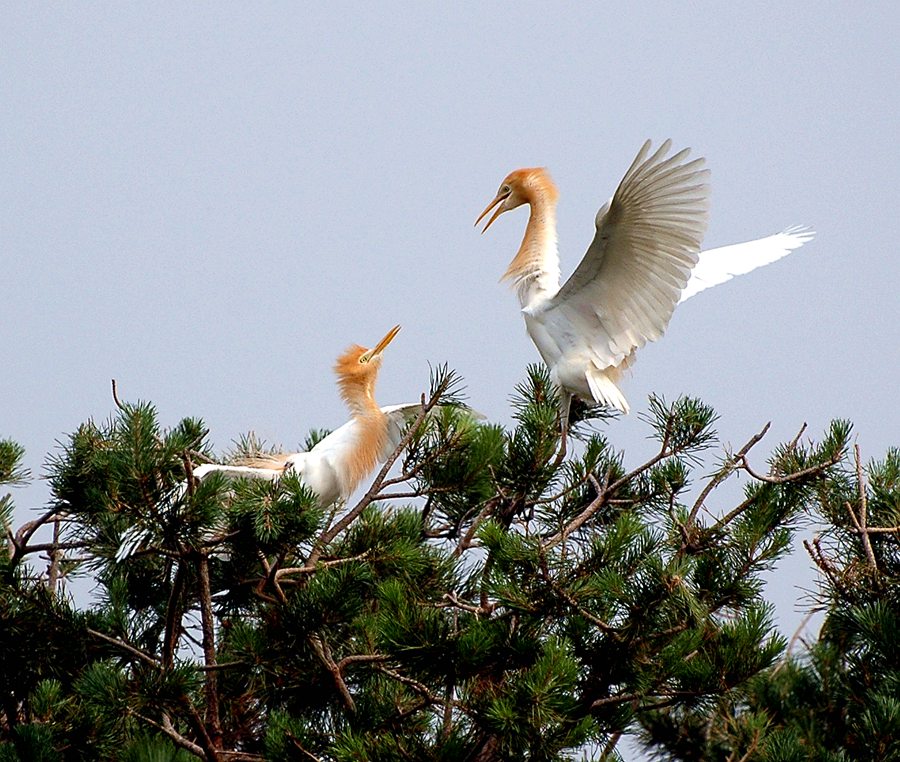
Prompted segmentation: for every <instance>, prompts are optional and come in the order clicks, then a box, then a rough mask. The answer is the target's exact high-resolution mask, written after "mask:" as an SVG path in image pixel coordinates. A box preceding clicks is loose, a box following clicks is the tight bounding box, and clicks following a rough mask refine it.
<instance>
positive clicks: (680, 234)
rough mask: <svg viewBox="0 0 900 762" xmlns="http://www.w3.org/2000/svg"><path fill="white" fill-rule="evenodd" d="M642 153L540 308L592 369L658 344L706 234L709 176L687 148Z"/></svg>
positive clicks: (665, 147) (644, 149)
mask: <svg viewBox="0 0 900 762" xmlns="http://www.w3.org/2000/svg"><path fill="white" fill-rule="evenodd" d="M650 148H651V143H650V141H649V140H648V141H647V142H645V143H644V145H643V146H642V147H641V150H640V151H639V152H638V154H637V156H636V157H635V159H634V161H633V162H632V164H631V166H630V167H629V168H628V171H627V172H626V173H625V176H624V177H623V178H622V182H621V183H619V187H618V188H617V189H616V192H615V194H614V195H613V197H612V199H611V200H610V201H609V203H607V204H605V205H604V206H603V207H602V208H601V209H600V211H599V212H598V213H597V217H596V220H595V224H596V228H597V230H596V234H595V235H594V240H593V241H592V243H591V245H590V247H589V248H588V250H587V253H586V254H585V255H584V258H583V259H582V261H581V263H580V264H579V265H578V267H577V268H576V269H575V272H573V273H572V276H571V277H570V278H569V279H568V281H566V283H565V284H564V285H563V287H562V288H561V289H560V290H559V291H558V292H557V293H556V295H555V296H553V298H552V299H550V300H549V301H548V302H547V303H546V305H545V306H544V307H543V308H542V310H541V312H542V313H544V314H543V319H544V320H548V321H552V322H553V323H554V324H555V325H556V326H557V327H558V328H564V329H565V333H566V334H567V335H569V336H577V337H580V338H581V339H583V340H585V341H586V342H588V344H589V345H590V349H591V350H592V353H593V354H594V363H595V364H596V365H597V367H598V368H603V367H609V366H616V365H619V364H620V363H622V362H623V361H624V360H625V359H626V358H627V357H628V356H629V355H630V354H631V353H632V352H633V351H634V350H635V349H637V348H638V347H641V346H643V345H644V344H645V343H646V342H648V341H653V340H655V339H658V338H659V337H660V336H661V335H662V333H663V331H664V330H665V328H666V326H667V325H668V322H669V318H671V316H672V311H673V310H674V309H675V305H676V304H677V303H678V300H679V297H680V295H681V292H682V290H683V289H684V287H685V285H686V284H687V282H688V276H689V275H690V272H691V269H692V268H693V267H694V265H695V264H696V262H697V257H698V252H699V250H700V242H701V240H702V238H703V234H704V233H705V232H706V224H707V216H708V209H709V186H708V185H707V179H708V171H707V170H705V169H703V168H702V167H703V163H704V160H703V159H693V160H691V161H686V159H687V156H688V153H689V151H690V149H687V148H686V149H684V150H682V151H679V152H678V153H675V154H673V155H672V156H669V157H668V158H666V154H667V153H668V152H669V149H670V148H671V141H669V140H667V141H665V142H664V143H663V144H662V145H661V146H660V147H659V148H658V149H656V151H655V152H653V154H652V155H650Z"/></svg>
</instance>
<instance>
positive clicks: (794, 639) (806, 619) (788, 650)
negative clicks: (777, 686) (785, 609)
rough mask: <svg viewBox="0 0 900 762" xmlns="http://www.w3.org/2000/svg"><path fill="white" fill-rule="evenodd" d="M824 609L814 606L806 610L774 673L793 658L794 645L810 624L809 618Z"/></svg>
mask: <svg viewBox="0 0 900 762" xmlns="http://www.w3.org/2000/svg"><path fill="white" fill-rule="evenodd" d="M822 610H823V609H821V608H818V607H816V606H814V607H813V608H811V609H810V610H809V611H807V612H806V616H804V617H803V619H802V620H801V622H800V625H799V626H798V627H797V629H796V630H794V634H793V635H792V636H791V639H790V640H789V641H788V644H787V648H786V649H785V651H784V658H782V660H781V661H780V662H778V666H776V667H775V669H773V670H772V674H773V675H774V674H776V673H777V672H778V670H780V669H781V668H782V667H783V666H784V665H785V664H787V663H788V661H789V660H790V658H791V652H792V651H793V650H794V646H795V645H796V644H797V641H798V640H800V636H801V634H802V633H803V630H805V629H806V625H808V624H809V620H810V619H812V618H813V617H814V616H815V615H816V614H818V613H819V612H820V611H822Z"/></svg>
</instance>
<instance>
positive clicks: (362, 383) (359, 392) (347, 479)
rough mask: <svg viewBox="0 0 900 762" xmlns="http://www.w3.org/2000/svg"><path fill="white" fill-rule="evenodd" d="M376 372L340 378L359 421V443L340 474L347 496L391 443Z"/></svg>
mask: <svg viewBox="0 0 900 762" xmlns="http://www.w3.org/2000/svg"><path fill="white" fill-rule="evenodd" d="M376 373H377V369H376V368H372V369H371V372H370V373H357V374H353V375H341V376H340V377H339V379H338V386H339V388H340V392H341V397H342V398H343V400H344V402H345V403H346V405H347V407H348V408H349V409H350V414H351V415H352V417H353V419H354V420H355V421H356V423H357V439H356V443H355V446H354V447H353V448H351V450H350V451H349V452H348V453H347V458H346V460H345V461H344V463H343V464H342V468H341V469H340V473H339V478H340V480H341V487H342V489H341V492H342V493H343V496H344V498H345V499H346V498H347V497H349V496H350V494H351V493H352V492H353V490H355V489H356V488H357V487H358V486H359V483H360V482H361V481H362V480H363V479H365V478H366V476H367V475H368V474H369V473H370V472H371V471H372V469H373V468H374V467H375V464H376V463H378V461H379V460H380V458H381V454H382V452H383V451H384V447H385V443H386V442H387V428H388V424H387V416H386V415H385V414H384V413H382V412H381V408H379V407H378V403H377V402H376V401H375V397H374V394H373V392H374V387H375V374H376Z"/></svg>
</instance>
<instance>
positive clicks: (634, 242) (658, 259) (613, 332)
mask: <svg viewBox="0 0 900 762" xmlns="http://www.w3.org/2000/svg"><path fill="white" fill-rule="evenodd" d="M670 145H671V144H670V141H666V142H665V143H663V145H662V146H661V147H660V148H659V149H658V150H657V151H656V152H654V153H653V154H652V155H650V141H647V142H646V143H644V145H643V147H642V148H641V150H640V152H639V153H638V155H637V157H636V158H635V160H634V162H632V165H631V167H630V168H629V169H628V171H627V172H626V173H625V176H624V177H623V179H622V181H621V183H619V186H618V188H617V189H616V192H615V194H614V195H613V197H612V198H611V199H610V201H609V202H608V203H607V204H605V205H604V206H603V207H602V208H601V209H600V211H599V212H598V213H597V217H596V220H595V226H596V234H595V236H594V240H593V241H592V242H591V245H590V247H588V250H587V253H586V254H585V255H584V258H583V259H582V261H581V263H580V264H579V265H578V267H577V268H576V269H575V272H573V273H572V275H571V277H570V278H569V279H568V280H567V281H566V283H565V284H564V285H563V286H562V287H560V286H559V255H558V252H557V242H556V200H557V195H558V194H557V190H556V186H555V185H554V184H553V181H552V180H551V179H550V176H549V175H548V174H547V172H546V171H545V170H544V169H542V168H532V169H520V170H516V171H515V172H512V173H510V174H509V175H508V176H507V177H506V179H505V180H504V181H503V183H502V184H501V186H500V190H499V191H498V193H497V195H496V197H495V198H494V200H493V201H492V202H491V203H490V204H489V205H488V206H487V208H486V209H485V210H484V212H482V214H481V216H480V217H479V218H478V221H480V220H481V219H482V218H484V216H485V215H486V214H487V213H488V212H490V211H491V210H492V209H494V207H497V208H496V210H495V211H494V214H493V216H492V217H491V218H490V219H489V220H488V223H487V225H485V228H484V230H487V228H488V227H490V225H491V224H492V223H493V222H494V220H496V219H497V217H499V216H500V215H501V214H502V213H503V212H506V211H509V210H510V209H514V208H516V207H518V206H521V205H522V204H528V205H529V206H530V210H531V214H530V216H529V219H528V225H527V227H526V230H525V236H524V238H523V240H522V244H521V246H520V247H519V251H518V253H517V254H516V256H515V258H514V259H513V261H512V262H511V263H510V265H509V268H508V269H507V271H506V274H505V275H504V278H506V279H509V280H511V281H512V282H513V286H514V287H515V289H516V294H517V296H518V298H519V304H520V306H521V309H522V314H523V317H524V319H525V327H526V330H527V331H528V335H529V336H530V337H531V339H532V341H533V342H534V344H535V346H536V347H537V349H538V351H539V352H540V354H541V357H542V358H543V359H544V362H545V363H546V364H547V366H548V368H549V369H550V373H551V376H552V378H553V380H554V381H555V382H556V383H557V384H558V386H559V387H560V389H561V390H562V397H563V400H562V404H563V407H564V413H567V410H568V401H569V399H570V396H571V395H577V396H578V397H581V398H583V399H585V400H587V401H592V402H596V403H600V404H605V405H608V406H611V407H614V408H617V409H618V410H621V411H623V412H626V413H627V412H628V409H629V408H628V402H627V401H626V400H625V397H624V396H623V395H622V392H621V391H620V390H619V387H618V381H619V378H620V376H621V373H622V371H624V370H625V369H626V368H627V367H628V366H629V365H630V364H631V363H632V361H633V359H634V353H635V352H636V351H637V350H638V349H639V348H640V347H642V346H643V345H644V344H645V343H647V342H648V341H655V340H656V339H658V338H660V336H662V334H663V333H664V332H665V329H666V327H667V325H668V322H669V319H670V318H671V316H672V312H673V311H674V309H675V306H676V305H677V304H678V303H679V302H681V301H684V300H685V299H687V298H689V297H690V296H693V295H694V294H696V293H698V292H699V291H702V290H703V289H705V288H708V287H710V286H713V285H716V284H718V283H723V282H725V281H726V280H729V279H730V278H731V277H733V276H734V275H740V274H743V273H746V272H749V271H750V270H753V269H754V268H756V267H760V266H761V265H764V264H768V263H770V262H774V261H775V260H776V259H780V258H781V257H783V256H784V255H786V254H788V253H789V252H790V251H791V250H793V249H795V248H797V247H798V246H801V245H802V244H803V243H804V242H806V241H807V240H809V239H810V238H811V237H812V234H811V233H810V232H806V231H802V230H800V229H793V230H787V231H785V232H783V233H779V234H776V235H773V236H768V237H767V238H762V239H759V240H757V241H750V242H748V243H743V244H736V245H733V246H725V247H722V248H718V249H711V250H709V251H706V252H700V242H701V240H702V238H703V235H704V233H705V231H706V222H707V215H708V206H709V187H708V185H707V179H708V172H707V171H706V170H704V169H702V165H703V159H694V160H692V161H687V160H686V157H687V154H688V150H687V149H685V150H683V151H680V152H678V153H676V154H674V155H672V156H670V157H667V156H666V154H667V153H668V150H669V147H670ZM478 221H476V224H477V223H478ZM482 232H483V231H482Z"/></svg>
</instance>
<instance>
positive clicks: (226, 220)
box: [0, 2, 900, 629]
mask: <svg viewBox="0 0 900 762" xmlns="http://www.w3.org/2000/svg"><path fill="white" fill-rule="evenodd" d="M723 7H724V4H720V3H711V2H710V3H690V4H675V3H668V2H644V3H623V4H620V5H618V6H617V5H615V4H608V3H607V4H592V5H588V4H579V5H572V6H569V7H566V6H564V5H551V4H547V3H536V2H519V3H503V4H500V5H496V4H491V5H488V4H482V3H479V4H475V3H468V4H437V3H408V4H397V3H378V4H375V3H367V4H350V3H327V4H326V3H320V4H312V3H300V4H297V3H263V4H253V5H252V7H251V6H246V5H244V4H233V3H232V4H227V3H194V4H190V5H189V6H186V5H185V4H181V3H168V4H167V3H153V4H149V3H147V4H135V3H128V4H125V3H102V4H101V3H68V4H49V3H4V5H3V19H4V22H3V25H2V29H0V49H2V51H3V52H2V55H0V98H2V101H0V102H2V108H0V130H2V133H0V134H2V138H3V146H4V148H3V151H2V152H0V178H2V180H0V193H2V198H0V246H2V253H3V277H2V279H0V321H2V323H0V324H2V331H3V334H2V345H0V346H2V356H3V363H2V366H3V372H2V374H0V436H4V437H12V438H14V439H16V440H18V441H19V442H21V443H22V444H24V445H25V446H26V447H27V448H28V464H29V465H30V466H31V468H32V469H33V470H34V471H35V472H36V473H40V472H41V471H42V463H43V461H44V458H45V456H46V454H47V453H48V452H49V451H50V450H52V449H53V447H54V441H55V440H57V439H59V438H61V437H62V436H63V435H64V433H66V432H71V431H72V430H74V429H75V427H76V426H77V425H78V424H79V423H81V422H82V421H84V420H85V419H87V418H88V417H91V416H93V417H95V418H100V419H102V418H106V417H107V416H108V415H109V414H110V413H111V412H112V410H113V403H112V399H111V396H110V390H109V381H110V379H111V378H113V377H115V378H116V379H118V382H119V385H120V390H121V394H122V396H123V397H124V398H125V399H129V400H136V399H138V398H140V399H148V400H151V401H153V402H154V403H155V404H156V405H157V406H158V408H159V411H160V414H161V418H162V420H163V422H164V423H165V424H167V425H172V424H174V423H176V422H177V420H178V419H179V418H180V417H182V416H185V415H192V416H200V417H202V418H203V419H204V420H205V421H206V422H207V424H208V425H209V427H210V430H211V438H212V441H213V442H214V443H215V444H216V446H217V447H219V448H220V449H224V448H226V447H228V445H229V444H230V442H231V440H232V439H234V438H235V437H237V436H238V435H239V434H241V433H243V432H246V431H248V430H250V429H254V430H256V431H257V432H258V433H259V435H260V436H262V437H264V438H265V439H267V440H269V441H270V442H278V443H283V444H284V445H285V446H287V447H293V446H295V445H297V444H298V443H300V442H302V440H303V438H304V436H305V434H306V432H307V430H308V429H309V428H311V427H336V426H337V425H339V424H340V423H342V422H343V421H344V420H345V418H346V413H345V411H344V410H343V408H342V405H341V403H340V400H339V399H338V396H337V394H336V392H335V390H334V386H333V384H332V376H331V365H332V362H333V360H334V358H335V356H336V355H337V354H338V353H339V352H340V351H341V350H342V349H343V348H344V347H345V346H346V345H347V344H349V343H351V342H358V343H362V344H367V343H368V344H371V343H372V342H374V341H375V340H377V339H378V338H379V337H380V336H382V335H383V334H384V332H385V331H386V330H387V329H388V328H389V327H390V326H391V325H393V324H395V323H401V324H402V325H403V331H402V333H401V334H400V335H399V336H398V338H397V339H396V341H395V342H394V344H393V345H392V346H391V347H390V349H389V350H388V353H387V354H386V358H385V365H384V370H383V374H382V378H381V381H380V384H379V399H380V401H382V403H383V404H389V403H397V402H406V401H411V400H415V399H417V398H418V395H419V394H420V392H421V391H422V390H424V389H425V388H426V387H427V384H428V372H429V371H428V366H427V361H432V362H448V363H450V365H451V366H453V367H455V368H456V369H457V370H458V371H459V372H461V373H462V374H463V375H464V376H465V377H466V379H467V381H468V389H469V395H470V400H471V402H472V404H473V405H474V406H475V407H477V408H478V409H480V410H482V411H483V412H485V413H486V414H487V415H488V416H489V417H490V418H492V419H494V420H499V421H502V422H509V421H510V407H509V404H508V395H509V393H510V391H511V390H512V387H513V385H514V384H515V383H516V382H517V381H519V380H520V379H521V378H522V376H523V372H524V367H525V365H526V364H527V363H529V362H532V361H535V360H536V359H537V354H536V351H535V350H534V348H533V346H532V345H531V343H530V341H529V339H528V338H527V336H526V335H525V332H524V328H523V326H522V322H521V318H520V316H519V314H518V309H517V305H516V301H515V298H514V295H513V294H512V293H510V292H509V291H508V290H507V288H506V286H505V285H501V284H499V283H498V278H499V276H500V275H501V273H502V272H503V270H504V269H505V266H506V263H507V262H508V260H509V259H510V258H511V257H512V255H513V254H514V253H515V249H516V247H517V245H518V242H519V239H520V237H521V234H522V231H523V229H524V224H525V217H526V215H525V212H524V211H521V212H518V213H512V214H508V215H505V216H504V217H503V218H502V219H501V220H499V221H498V222H497V223H496V224H495V225H494V226H493V227H492V228H491V230H490V231H489V232H488V234H487V235H485V236H484V237H480V236H479V235H478V233H477V232H476V231H475V230H474V229H473V227H472V223H473V222H474V220H475V217H476V216H477V214H478V213H479V212H480V211H481V209H482V208H483V207H484V205H485V204H486V203H487V202H488V201H489V200H490V199H491V198H492V197H493V195H494V193H495V191H496V189H497V186H498V184H499V182H500V180H501V179H502V178H503V176H504V175H505V174H506V173H507V172H508V171H510V170H511V169H514V168H516V167H519V166H527V165H544V166H547V167H548V168H549V169H550V171H551V172H552V174H553V176H554V178H555V179H556V181H557V184H558V185H559V188H560V192H561V199H560V207H559V224H560V254H561V260H562V268H563V273H564V277H565V276H567V275H568V274H569V273H570V272H571V271H572V269H573V268H574V267H575V265H576V264H577V262H578V261H579V259H580V257H581V255H582V253H583V252H584V250H585V248H586V247H587V244H588V242H589V241H590V239H591V236H592V234H593V216H594V213H595V212H596V210H597V208H598V207H599V206H600V205H601V204H602V203H603V202H604V201H605V200H606V198H607V197H608V196H609V195H610V193H611V192H612V190H613V189H614V187H615V185H616V183H617V182H618V180H619V179H620V178H621V176H622V174H623V173H624V171H625V169H626V168H627V167H628V165H629V163H630V162H631V159H632V158H633V156H634V154H635V153H636V151H637V149H638V148H639V146H640V145H641V143H642V141H643V140H644V139H645V138H647V137H650V138H653V139H654V140H657V141H658V140H662V139H664V138H666V137H671V138H673V140H674V141H675V144H676V147H682V146H691V147H693V149H694V152H695V153H696V154H697V155H702V156H705V157H706V158H707V160H708V166H709V168H710V170H711V172H712V178H711V183H712V188H713V211H712V218H711V223H710V227H709V232H708V234H707V237H706V246H707V247H712V246H716V245H722V244H726V243H733V242H737V241H741V240H747V239H751V238H756V237H759V236H763V235H767V234H769V233H773V232H777V231H778V230H780V229H782V228H784V227H786V226H789V225H794V224H807V225H811V226H813V227H814V228H815V229H816V231H817V237H816V240H815V241H814V242H813V243H811V244H808V245H807V246H805V247H804V248H803V249H801V250H800V251H799V252H798V253H795V254H793V255H792V256H790V257H788V258H787V259H786V260H784V261H782V262H780V263H777V264H775V265H772V266H771V267H769V268H766V269H764V270H761V271H758V272H756V273H753V274H751V275H748V276H745V277H743V278H741V279H738V280H736V281H733V282H731V283H730V284H727V285H724V286H720V287H718V288H716V289H714V290H712V291H710V292H706V293H704V294H703V295H701V296H699V297H697V298H696V299H693V300H691V301H690V302H688V303H687V304H686V305H684V306H683V307H681V308H680V309H679V310H677V311H676V314H675V317H674V318H673V320H672V323H671V325H670V329H669V332H668V334H667V335H666V336H665V337H664V338H663V340H662V341H661V342H659V343H658V344H656V345H653V346H650V347H648V348H646V349H645V350H643V351H642V352H641V354H640V355H639V359H638V362H637V364H636V365H635V367H634V371H633V373H632V374H631V378H630V379H629V380H627V381H626V382H625V384H624V390H625V394H626V396H627V397H628V399H629V400H630V402H631V403H632V407H633V408H634V409H635V410H636V411H637V412H639V411H641V410H642V409H646V397H647V394H648V393H649V392H651V391H655V392H657V393H660V394H663V395H665V396H666V397H667V398H674V397H676V396H677V395H679V394H681V393H687V394H692V395H697V396H700V397H701V398H703V399H704V400H706V401H707V402H709V403H711V404H713V405H714V406H715V407H716V409H717V410H718V412H719V414H720V415H721V421H720V423H719V431H720V432H721V434H722V438H723V440H725V441H726V442H731V443H733V444H735V445H739V444H741V443H742V442H743V441H744V440H745V439H747V438H748V437H749V436H750V435H751V434H753V433H755V432H756V431H758V430H759V428H761V426H762V425H763V424H764V423H765V422H766V421H767V420H772V421H773V426H772V432H771V433H770V435H769V436H768V437H767V438H766V439H765V440H764V442H763V444H762V445H761V446H760V448H758V450H759V453H758V455H757V456H756V457H755V458H754V463H755V465H757V466H758V467H760V468H761V467H762V466H763V460H764V458H763V456H764V454H766V453H768V451H769V450H770V449H771V448H772V447H773V446H774V445H775V444H776V443H777V442H779V441H783V440H785V439H789V438H790V437H792V436H793V435H794V434H795V433H796V431H797V429H798V428H799V426H800V424H801V423H802V422H804V421H807V422H808V423H809V425H810V432H811V434H812V435H814V436H817V435H818V434H819V433H820V432H821V431H822V429H823V428H824V426H825V425H826V424H827V421H828V420H829V419H831V418H833V417H847V418H850V419H851V420H853V421H854V423H855V424H856V431H857V432H858V434H859V441H860V444H861V446H862V450H863V454H864V457H867V458H868V457H872V456H878V455H880V454H882V453H883V451H884V450H885V448H887V447H888V446H890V445H897V444H900V435H898V423H900V415H898V412H897V410H898V408H897V404H896V386H897V379H898V371H900V359H898V353H900V327H898V326H900V320H898V317H900V309H898V306H900V299H898V295H897V294H898V283H900V265H898V254H897V241H898V239H900V221H898V220H900V216H898V213H897V207H898V201H900V198H898V196H900V192H898V188H900V152H898V150H897V139H898V135H900V118H898V93H900V55H898V46H897V39H900V11H898V9H897V6H896V4H895V3H890V2H870V3H865V4H860V3H837V2H824V3H811V2H801V3H798V2H787V3H785V2H777V3H776V2H768V3H742V4H740V5H737V4H734V7H732V8H731V9H728V10H723ZM609 432H610V436H611V437H612V439H613V440H614V442H616V443H617V445H619V446H620V447H625V448H626V450H627V460H628V462H630V463H637V462H638V461H640V460H641V459H642V458H643V457H645V456H646V454H647V453H648V450H649V448H650V447H651V444H650V443H648V442H647V441H646V439H645V436H646V429H645V427H643V426H642V424H641V423H640V421H639V420H638V417H637V415H635V414H634V413H633V414H632V415H631V416H630V417H628V418H627V419H623V420H621V421H619V422H616V423H614V424H612V425H611V426H610V427H609ZM46 499H47V489H46V485H45V484H36V485H35V486H33V487H31V488H29V489H26V490H20V491H18V493H17V501H18V503H19V506H20V516H21V520H25V518H26V514H27V509H29V508H40V507H41V506H42V505H43V503H44V501H45V500H46ZM808 568H809V563H808V559H806V557H805V554H803V552H802V550H801V551H800V553H799V554H798V555H797V556H796V557H795V558H794V559H793V560H792V561H790V562H788V563H786V564H785V566H784V567H783V569H784V571H783V572H782V573H781V574H779V575H776V578H775V579H776V587H777V590H773V595H774V596H775V597H776V599H777V601H778V604H779V617H780V619H781V621H782V623H783V626H784V627H785V628H786V629H788V628H790V627H791V626H792V624H793V623H796V621H798V620H799V618H800V614H798V613H797V612H796V611H795V603H794V601H795V599H796V597H797V594H798V591H797V590H796V588H795V585H797V584H801V585H807V586H808V585H809V584H810V582H809V580H811V579H812V573H811V572H810V571H808Z"/></svg>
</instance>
